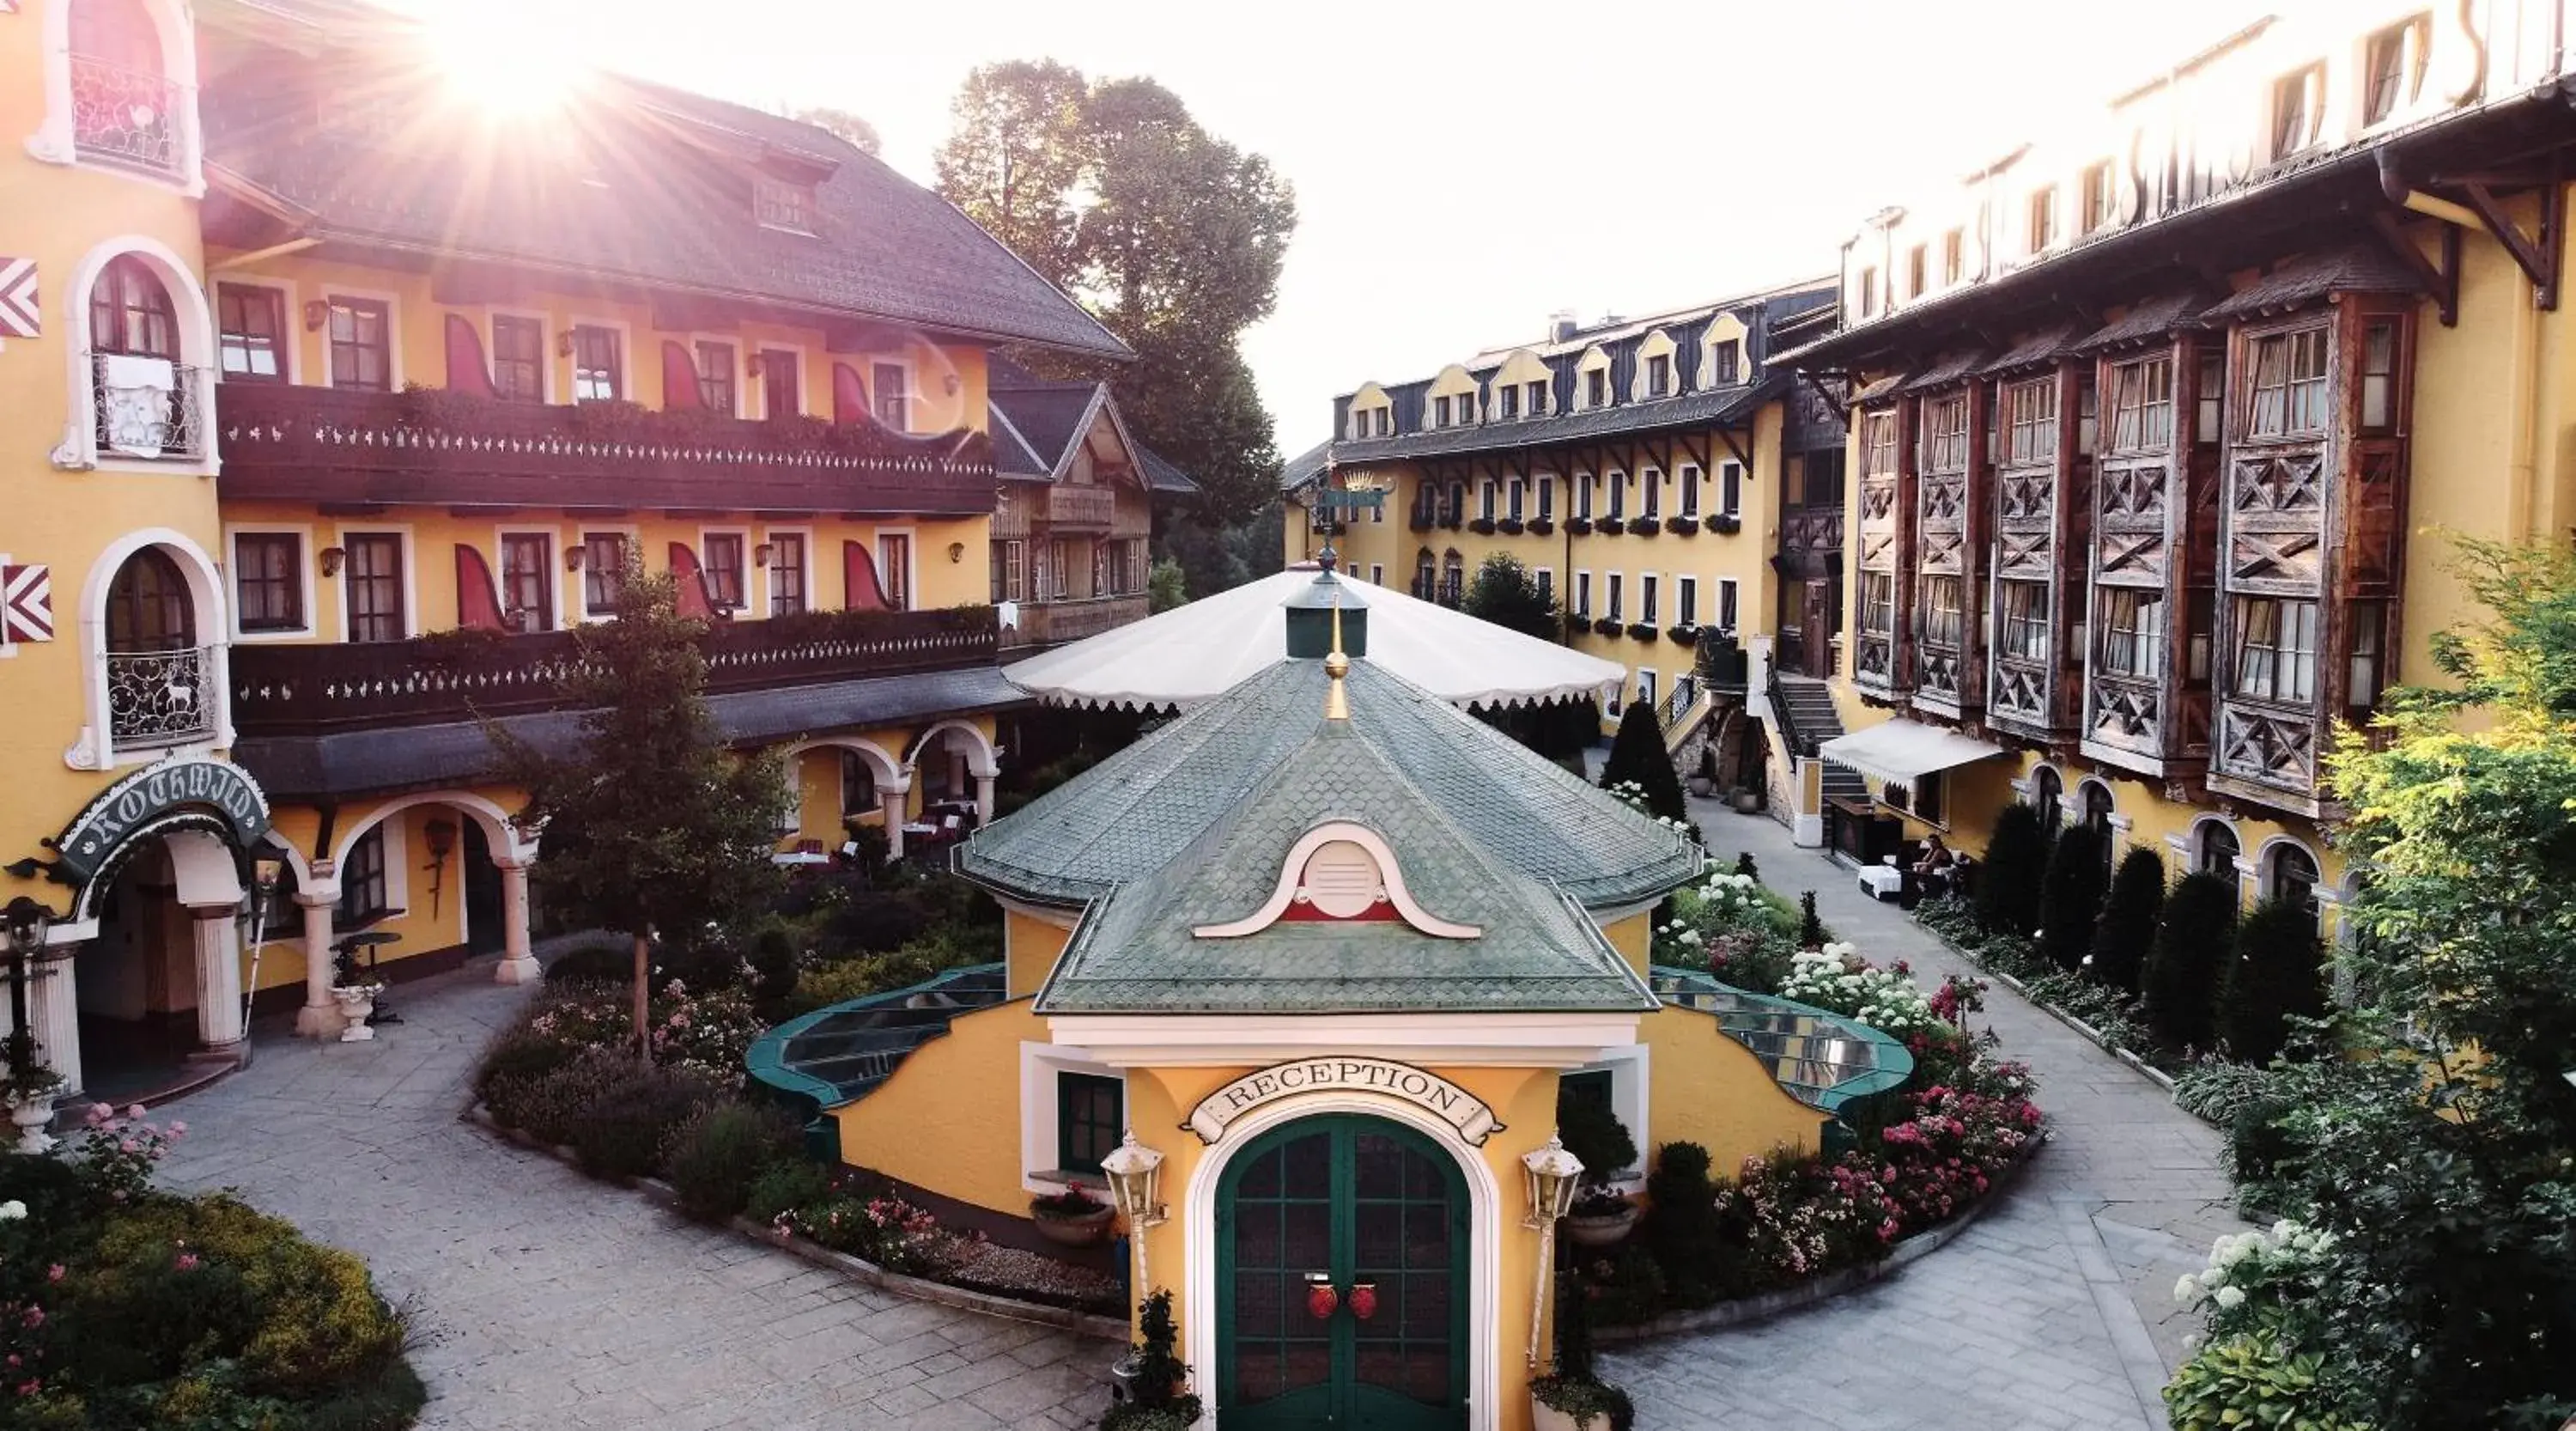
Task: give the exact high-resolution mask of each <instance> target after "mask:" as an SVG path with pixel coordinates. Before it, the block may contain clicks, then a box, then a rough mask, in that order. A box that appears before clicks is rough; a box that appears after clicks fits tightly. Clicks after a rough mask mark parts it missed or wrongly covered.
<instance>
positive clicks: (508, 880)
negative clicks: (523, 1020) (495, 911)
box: [492, 855, 544, 984]
mask: <svg viewBox="0 0 2576 1431" xmlns="http://www.w3.org/2000/svg"><path fill="white" fill-rule="evenodd" d="M492 863H494V864H496V865H498V866H500V867H501V941H502V942H501V962H500V964H499V966H498V967H496V968H494V969H493V971H492V978H493V979H494V981H495V982H498V983H503V984H532V983H535V982H536V981H537V979H538V977H539V976H540V975H541V974H542V973H543V972H544V971H543V970H541V969H540V968H539V967H538V966H537V956H536V955H535V954H534V953H532V952H530V950H529V948H528V861H527V860H525V859H523V858H512V857H510V856H506V855H494V856H493V857H492Z"/></svg>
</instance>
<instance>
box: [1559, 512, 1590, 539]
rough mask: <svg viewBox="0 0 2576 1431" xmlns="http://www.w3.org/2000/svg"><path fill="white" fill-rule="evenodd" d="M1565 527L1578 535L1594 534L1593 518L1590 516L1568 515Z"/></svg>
mask: <svg viewBox="0 0 2576 1431" xmlns="http://www.w3.org/2000/svg"><path fill="white" fill-rule="evenodd" d="M1565 529H1566V530H1567V531H1569V532H1572V533H1573V534H1574V535H1576V536H1578V537H1588V536H1590V535H1592V519H1591V518H1590V517H1568V518H1566V519H1565Z"/></svg>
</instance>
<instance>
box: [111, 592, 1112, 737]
mask: <svg viewBox="0 0 2576 1431" xmlns="http://www.w3.org/2000/svg"><path fill="white" fill-rule="evenodd" d="M1138 599H1139V600H1140V601H1141V600H1142V598H1138ZM700 641H701V649H702V650H703V651H704V652H705V655H706V662H707V689H708V690H709V691H710V692H717V693H722V692H728V691H747V690H762V689H768V688H772V687H778V686H805V685H819V684H822V683H825V682H830V681H842V680H854V679H858V678H862V677H868V676H896V675H908V674H914V673H918V672H922V671H937V670H949V669H954V668H957V667H962V666H980V665H990V664H992V661H993V658H994V652H995V650H996V646H997V643H996V631H995V621H994V613H993V608H991V607H989V606H971V607H956V608H952V609H948V610H941V611H816V612H801V613H798V614H795V615H791V616H773V617H770V618H768V619H766V620H762V621H743V622H724V623H719V624H717V625H715V626H713V627H711V628H709V630H708V631H707V633H706V634H705V635H704V636H703V637H701V638H700ZM580 663H581V652H580V647H579V645H578V643H577V640H576V637H575V634H574V633H572V632H569V631H548V632H540V633H538V634H535V635H528V636H512V635H502V634H499V633H490V632H456V631H450V632H441V633H439V634H438V635H435V636H427V637H422V638H420V639H418V640H414V641H388V642H384V643H381V644H317V645H249V646H235V647H234V648H233V652H232V686H233V725H234V728H235V730H236V731H237V732H238V733H239V734H240V735H241V736H243V737H245V738H248V737H253V736H269V735H313V734H321V733H325V732H328V731H333V730H342V729H352V728H364V727H369V726H386V725H395V726H400V725H428V724H437V723H441V722H448V721H463V720H473V719H476V718H478V717H481V716H504V715H523V714H527V713H529V712H533V711H544V710H554V709H559V708H562V707H564V706H565V705H567V704H568V703H569V702H568V701H567V699H566V698H565V696H564V694H563V683H564V680H565V678H566V677H568V676H571V675H573V674H574V673H575V672H576V671H577V670H578V669H579V667H580ZM122 734H123V733H122V729H121V728H120V731H119V736H120V738H122Z"/></svg>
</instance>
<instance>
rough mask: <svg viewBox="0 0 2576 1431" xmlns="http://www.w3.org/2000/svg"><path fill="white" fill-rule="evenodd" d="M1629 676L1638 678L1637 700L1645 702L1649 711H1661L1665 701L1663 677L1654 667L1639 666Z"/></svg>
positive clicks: (1636, 684) (1636, 682)
mask: <svg viewBox="0 0 2576 1431" xmlns="http://www.w3.org/2000/svg"><path fill="white" fill-rule="evenodd" d="M1629 674H1630V675H1632V676H1634V677H1635V678H1636V681H1635V686H1636V692H1637V699H1638V700H1640V701H1643V702H1645V705H1646V709H1648V710H1660V709H1661V708H1662V705H1663V699H1664V689H1663V686H1664V682H1663V676H1662V675H1661V674H1660V673H1659V672H1657V671H1656V670H1655V668H1654V667H1652V666H1639V667H1638V668H1637V669H1636V670H1634V671H1632V672H1630V673H1629Z"/></svg>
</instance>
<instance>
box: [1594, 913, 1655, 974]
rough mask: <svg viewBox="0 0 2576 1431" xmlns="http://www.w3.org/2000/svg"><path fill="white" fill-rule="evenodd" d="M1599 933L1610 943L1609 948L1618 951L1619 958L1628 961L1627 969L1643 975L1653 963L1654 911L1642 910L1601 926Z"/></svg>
mask: <svg viewBox="0 0 2576 1431" xmlns="http://www.w3.org/2000/svg"><path fill="white" fill-rule="evenodd" d="M1601 933H1602V935H1603V937H1605V938H1607V939H1608V940H1609V941H1610V947H1611V948H1613V949H1616V950H1618V951H1619V955H1620V957H1621V958H1624V959H1626V960H1627V961H1628V967H1630V968H1632V969H1634V970H1636V971H1637V972H1638V973H1640V974H1643V973H1645V972H1646V968H1647V966H1648V965H1649V964H1651V963H1652V962H1653V961H1654V953H1655V915H1654V911H1652V910H1643V911H1640V912H1638V913H1636V914H1632V915H1629V916H1628V917H1627V918H1625V919H1614V920H1612V921H1611V922H1609V923H1608V924H1605V925H1602V926H1601Z"/></svg>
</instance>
